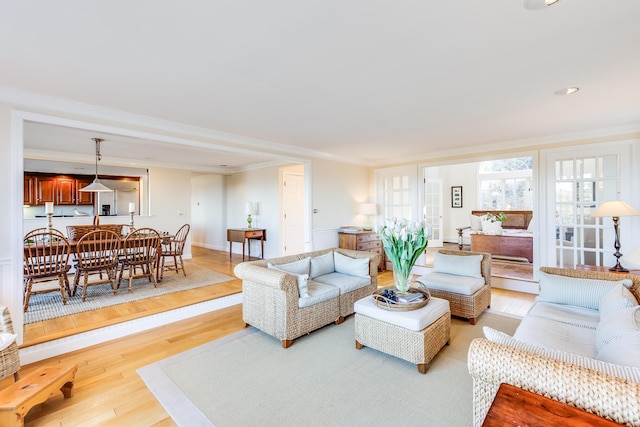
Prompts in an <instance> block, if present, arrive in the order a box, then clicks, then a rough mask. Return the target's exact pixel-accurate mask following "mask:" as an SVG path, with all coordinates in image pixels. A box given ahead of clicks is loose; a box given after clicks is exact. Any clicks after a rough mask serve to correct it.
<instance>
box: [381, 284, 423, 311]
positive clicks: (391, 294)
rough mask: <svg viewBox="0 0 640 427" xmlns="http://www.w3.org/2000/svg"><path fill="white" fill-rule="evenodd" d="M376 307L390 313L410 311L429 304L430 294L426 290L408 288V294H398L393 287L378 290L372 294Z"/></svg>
mask: <svg viewBox="0 0 640 427" xmlns="http://www.w3.org/2000/svg"><path fill="white" fill-rule="evenodd" d="M372 296H373V299H374V301H375V302H376V305H377V306H378V307H380V308H382V309H385V310H390V311H410V310H416V309H418V308H421V307H424V306H425V305H427V304H428V303H429V299H431V294H430V293H429V290H428V289H427V288H423V287H410V288H409V291H408V292H400V291H398V290H396V288H395V286H388V287H386V288H378V289H377V290H375V291H374V292H373V294H372Z"/></svg>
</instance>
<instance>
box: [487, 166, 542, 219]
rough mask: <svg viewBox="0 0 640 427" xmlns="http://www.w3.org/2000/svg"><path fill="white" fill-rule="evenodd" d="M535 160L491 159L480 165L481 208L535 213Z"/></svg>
mask: <svg viewBox="0 0 640 427" xmlns="http://www.w3.org/2000/svg"><path fill="white" fill-rule="evenodd" d="M532 180H533V169H532V158H531V157H516V158H511V159H500V160H490V161H486V162H481V163H480V164H479V166H478V186H479V195H480V197H479V204H480V206H479V208H480V209H486V210H531V209H532V206H533V194H532V191H531V186H532Z"/></svg>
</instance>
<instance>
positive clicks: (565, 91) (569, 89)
mask: <svg viewBox="0 0 640 427" xmlns="http://www.w3.org/2000/svg"><path fill="white" fill-rule="evenodd" d="M579 90H580V88H579V87H577V86H571V87H566V88H564V89H560V90H557V91H555V92H554V93H555V94H556V95H558V96H563V95H571V94H572V93H576V92H577V91H579Z"/></svg>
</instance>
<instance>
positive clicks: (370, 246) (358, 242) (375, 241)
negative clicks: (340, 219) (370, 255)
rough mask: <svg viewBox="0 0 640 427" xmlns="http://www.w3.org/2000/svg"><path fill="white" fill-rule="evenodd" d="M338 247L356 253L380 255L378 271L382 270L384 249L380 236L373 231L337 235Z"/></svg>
mask: <svg viewBox="0 0 640 427" xmlns="http://www.w3.org/2000/svg"><path fill="white" fill-rule="evenodd" d="M338 246H339V247H341V248H343V249H353V250H356V251H367V252H375V253H377V254H378V255H380V264H379V265H378V270H379V271H383V270H384V249H383V248H382V241H381V240H380V235H379V234H378V233H374V232H373V231H360V232H357V233H340V232H339V233H338Z"/></svg>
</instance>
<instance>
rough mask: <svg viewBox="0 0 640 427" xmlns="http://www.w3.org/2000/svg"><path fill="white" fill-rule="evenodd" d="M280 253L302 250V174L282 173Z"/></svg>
mask: <svg viewBox="0 0 640 427" xmlns="http://www.w3.org/2000/svg"><path fill="white" fill-rule="evenodd" d="M282 230H283V232H282V254H283V255H292V254H298V253H302V252H304V175H300V174H296V173H291V172H283V174H282Z"/></svg>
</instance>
